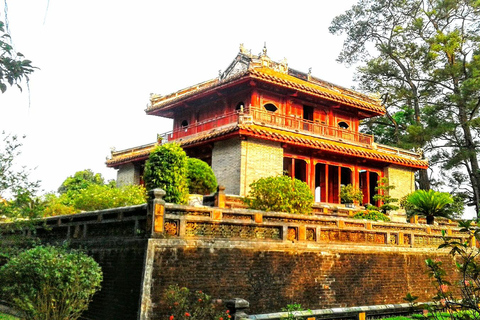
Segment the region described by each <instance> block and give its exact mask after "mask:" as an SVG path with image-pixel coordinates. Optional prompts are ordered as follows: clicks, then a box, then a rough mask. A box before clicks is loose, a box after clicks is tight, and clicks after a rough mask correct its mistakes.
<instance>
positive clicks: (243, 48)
mask: <svg viewBox="0 0 480 320" xmlns="http://www.w3.org/2000/svg"><path fill="white" fill-rule="evenodd" d="M240 53H243V54H245V53H247V49H245V47H244V45H243V43H240Z"/></svg>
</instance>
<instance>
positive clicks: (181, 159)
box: [144, 143, 188, 204]
mask: <svg viewBox="0 0 480 320" xmlns="http://www.w3.org/2000/svg"><path fill="white" fill-rule="evenodd" d="M144 180H145V186H146V187H147V190H152V189H155V188H161V189H163V190H165V192H166V195H165V197H164V200H165V201H166V202H171V203H178V204H186V203H187V202H188V180H187V154H186V153H185V151H183V149H182V148H181V147H180V145H179V144H176V143H166V144H162V145H159V146H157V147H156V148H155V149H154V150H153V151H152V152H151V153H150V157H149V158H148V160H147V161H146V163H145V173H144Z"/></svg>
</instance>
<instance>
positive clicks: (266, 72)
mask: <svg viewBox="0 0 480 320" xmlns="http://www.w3.org/2000/svg"><path fill="white" fill-rule="evenodd" d="M249 80H256V81H262V82H265V83H270V84H274V85H277V86H281V87H283V88H286V89H290V90H292V89H293V90H296V91H300V92H302V93H304V94H307V95H312V96H315V97H319V98H322V99H325V100H328V101H331V102H335V103H339V104H343V105H346V106H349V107H352V108H356V109H359V110H361V111H366V112H368V113H369V114H370V116H372V117H373V116H379V115H383V114H385V108H384V107H383V106H382V105H381V104H379V103H378V104H376V103H372V102H369V101H372V99H371V98H368V97H367V96H365V100H362V99H361V97H359V98H355V97H352V96H350V95H346V94H342V93H341V92H337V91H335V90H332V89H327V88H324V87H322V86H320V85H316V84H314V83H311V82H308V81H305V80H301V79H298V78H295V77H293V76H290V75H288V74H283V73H280V72H277V71H274V70H271V69H268V68H254V69H250V70H247V71H245V72H241V73H238V74H236V75H234V76H232V77H229V78H226V79H224V80H221V81H220V80H218V79H213V80H210V81H207V82H205V85H203V86H201V87H199V86H192V87H190V88H187V89H184V90H182V91H179V92H177V93H175V94H171V95H169V96H166V97H162V98H161V99H158V100H154V99H153V100H152V102H151V106H150V107H149V108H147V110H145V112H146V113H147V114H148V115H159V116H168V113H169V111H170V110H171V109H173V108H175V107H177V106H178V105H179V104H181V103H183V102H187V101H188V100H189V99H190V98H193V97H195V99H197V98H201V97H205V96H208V95H210V94H212V93H214V92H215V90H218V89H224V88H228V87H231V86H235V85H239V84H241V83H245V82H247V81H249ZM359 96H362V94H360V93H359Z"/></svg>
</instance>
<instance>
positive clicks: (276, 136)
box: [107, 124, 428, 169]
mask: <svg viewBox="0 0 480 320" xmlns="http://www.w3.org/2000/svg"><path fill="white" fill-rule="evenodd" d="M236 132H237V133H236ZM232 133H236V134H240V135H245V136H254V137H258V138H261V139H262V138H263V139H268V140H273V141H279V142H285V143H288V144H294V145H299V146H304V147H309V148H313V149H316V150H323V151H326V152H331V153H337V154H343V155H347V156H352V157H356V158H364V159H370V160H374V161H379V162H387V163H395V164H398V165H401V166H407V167H413V168H421V169H426V168H428V162H427V161H426V160H421V159H415V158H413V157H407V156H402V155H398V154H392V153H388V152H382V151H380V150H376V149H373V148H367V147H362V146H356V145H353V144H349V143H343V142H337V141H331V140H328V139H325V138H320V137H314V136H310V135H305V134H301V133H294V132H289V131H285V130H279V129H273V128H269V127H263V126H258V125H251V124H231V125H227V126H224V127H221V128H215V129H213V130H209V131H205V132H203V133H201V134H198V135H195V136H190V137H186V138H183V139H178V140H175V142H177V143H179V144H180V145H181V146H183V147H187V146H192V145H196V144H201V143H203V142H205V141H208V140H212V139H217V138H222V137H225V136H226V135H228V134H232ZM155 146H156V144H152V145H150V146H148V147H144V148H141V149H138V150H134V149H130V150H125V151H124V152H117V153H112V158H111V159H109V160H108V161H107V166H109V167H115V166H118V165H120V164H123V163H128V162H132V161H139V160H144V159H147V158H148V155H149V154H150V152H151V150H153V148H154V147H155Z"/></svg>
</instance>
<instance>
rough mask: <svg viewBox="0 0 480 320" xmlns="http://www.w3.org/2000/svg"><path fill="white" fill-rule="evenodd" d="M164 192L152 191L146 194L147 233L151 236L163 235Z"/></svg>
mask: <svg viewBox="0 0 480 320" xmlns="http://www.w3.org/2000/svg"><path fill="white" fill-rule="evenodd" d="M165 194H166V193H165V191H164V190H162V189H153V190H150V191H149V192H148V209H147V232H150V234H151V235H153V236H155V235H159V234H163V232H164V226H165V201H164V200H163V197H164V196H165Z"/></svg>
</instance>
